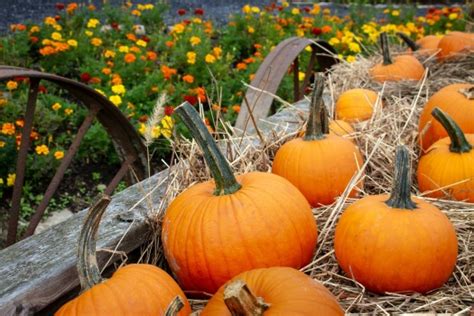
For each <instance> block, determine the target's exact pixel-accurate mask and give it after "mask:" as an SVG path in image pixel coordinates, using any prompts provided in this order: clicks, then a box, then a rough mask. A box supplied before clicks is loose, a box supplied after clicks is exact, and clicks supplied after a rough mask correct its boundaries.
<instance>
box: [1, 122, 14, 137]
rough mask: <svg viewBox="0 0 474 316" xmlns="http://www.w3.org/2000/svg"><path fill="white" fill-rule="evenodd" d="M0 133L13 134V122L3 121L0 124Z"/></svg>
mask: <svg viewBox="0 0 474 316" xmlns="http://www.w3.org/2000/svg"><path fill="white" fill-rule="evenodd" d="M0 133H2V134H4V135H13V134H15V124H13V123H3V124H2V130H1V131H0Z"/></svg>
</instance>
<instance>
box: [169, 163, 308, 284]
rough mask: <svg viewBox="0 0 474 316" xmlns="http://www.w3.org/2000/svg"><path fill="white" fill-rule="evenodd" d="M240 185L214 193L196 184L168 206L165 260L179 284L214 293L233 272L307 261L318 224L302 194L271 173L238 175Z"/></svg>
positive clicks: (205, 184)
mask: <svg viewBox="0 0 474 316" xmlns="http://www.w3.org/2000/svg"><path fill="white" fill-rule="evenodd" d="M237 181H238V182H239V183H240V184H241V185H242V187H241V189H240V190H238V191H237V192H235V193H233V194H227V195H222V196H215V195H213V192H214V189H215V186H214V182H213V181H208V182H203V183H199V184H196V185H194V186H192V187H190V188H189V189H187V190H186V191H184V192H182V193H181V194H180V195H179V196H178V197H177V198H176V199H175V200H174V201H173V202H172V203H171V205H170V206H169V208H168V210H167V211H166V214H165V217H164V220H163V231H162V240H163V247H164V250H165V255H166V259H167V260H168V263H169V265H170V267H171V269H172V271H173V273H174V274H175V275H176V277H177V279H178V282H179V283H180V284H181V286H182V287H183V289H185V290H189V291H205V292H207V293H214V292H215V291H217V289H218V288H219V287H220V286H221V285H222V284H224V283H225V282H226V281H228V280H230V279H231V278H232V277H234V276H235V275H237V274H239V273H241V272H243V271H246V270H250V269H255V268H263V267H270V266H289V267H294V268H300V267H302V266H304V265H306V264H307V263H308V262H310V261H311V259H312V256H313V252H314V250H315V247H316V239H317V227H316V221H315V219H314V217H313V214H312V210H311V208H310V206H309V204H308V202H307V201H306V199H305V198H304V196H303V195H302V194H301V193H300V192H299V191H298V190H297V189H296V188H295V187H294V186H293V185H291V183H289V182H288V181H287V180H285V179H283V178H281V177H279V176H276V175H274V174H271V173H262V172H251V173H247V174H244V175H240V176H237Z"/></svg>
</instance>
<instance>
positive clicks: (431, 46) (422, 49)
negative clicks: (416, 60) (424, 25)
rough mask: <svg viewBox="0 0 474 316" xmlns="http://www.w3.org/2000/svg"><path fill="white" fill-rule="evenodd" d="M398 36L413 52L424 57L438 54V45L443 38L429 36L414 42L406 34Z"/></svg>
mask: <svg viewBox="0 0 474 316" xmlns="http://www.w3.org/2000/svg"><path fill="white" fill-rule="evenodd" d="M397 35H398V36H400V38H401V39H402V40H403V41H404V42H405V43H406V44H407V45H408V47H410V51H411V52H415V51H416V52H419V53H420V54H422V55H433V54H436V53H437V52H438V44H439V41H440V40H441V37H439V36H436V35H427V36H424V37H422V38H420V39H419V40H417V41H416V42H414V41H413V40H412V39H411V38H410V37H409V36H407V35H406V34H405V33H401V32H399V33H397Z"/></svg>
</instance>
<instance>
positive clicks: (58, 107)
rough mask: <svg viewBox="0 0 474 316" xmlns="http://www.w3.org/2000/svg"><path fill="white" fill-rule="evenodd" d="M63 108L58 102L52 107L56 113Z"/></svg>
mask: <svg viewBox="0 0 474 316" xmlns="http://www.w3.org/2000/svg"><path fill="white" fill-rule="evenodd" d="M61 107H62V106H61V104H60V103H58V102H56V103H54V104H53V105H51V108H52V109H53V110H54V111H57V110H59V109H60V108H61Z"/></svg>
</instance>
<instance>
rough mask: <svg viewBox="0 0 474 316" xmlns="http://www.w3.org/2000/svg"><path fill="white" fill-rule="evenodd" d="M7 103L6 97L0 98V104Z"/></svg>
mask: <svg viewBox="0 0 474 316" xmlns="http://www.w3.org/2000/svg"><path fill="white" fill-rule="evenodd" d="M7 103H8V101H7V99H5V98H0V106H4V105H5V104H7Z"/></svg>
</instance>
